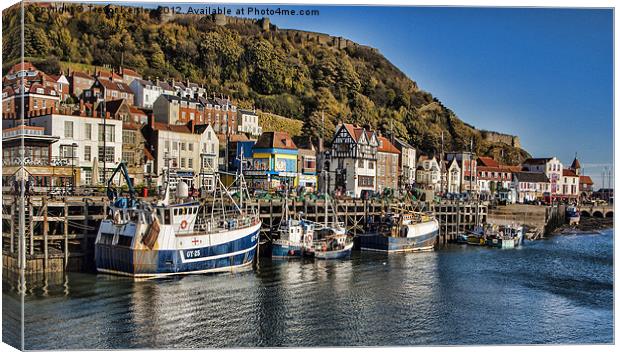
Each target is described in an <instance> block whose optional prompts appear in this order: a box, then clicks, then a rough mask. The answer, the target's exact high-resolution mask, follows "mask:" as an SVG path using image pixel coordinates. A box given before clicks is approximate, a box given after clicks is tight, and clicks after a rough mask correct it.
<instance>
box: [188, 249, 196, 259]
mask: <svg viewBox="0 0 620 352" xmlns="http://www.w3.org/2000/svg"><path fill="white" fill-rule="evenodd" d="M199 257H200V249H193V250H189V251H185V258H199Z"/></svg>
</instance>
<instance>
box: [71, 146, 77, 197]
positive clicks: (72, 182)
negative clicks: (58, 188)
mask: <svg viewBox="0 0 620 352" xmlns="http://www.w3.org/2000/svg"><path fill="white" fill-rule="evenodd" d="M77 146H78V144H77V143H73V144H71V188H72V191H73V192H75V161H74V159H75V148H77Z"/></svg>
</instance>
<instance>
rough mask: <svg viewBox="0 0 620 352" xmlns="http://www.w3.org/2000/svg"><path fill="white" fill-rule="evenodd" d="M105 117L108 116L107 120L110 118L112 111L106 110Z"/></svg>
mask: <svg viewBox="0 0 620 352" xmlns="http://www.w3.org/2000/svg"><path fill="white" fill-rule="evenodd" d="M105 118H106V120H109V119H110V112H109V111H106V112H105Z"/></svg>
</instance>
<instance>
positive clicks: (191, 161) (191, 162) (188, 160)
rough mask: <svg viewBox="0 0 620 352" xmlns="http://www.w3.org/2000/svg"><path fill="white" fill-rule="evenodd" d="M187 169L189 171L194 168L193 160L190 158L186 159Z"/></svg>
mask: <svg viewBox="0 0 620 352" xmlns="http://www.w3.org/2000/svg"><path fill="white" fill-rule="evenodd" d="M187 167H188V168H190V169H193V168H194V159H192V158H189V159H187Z"/></svg>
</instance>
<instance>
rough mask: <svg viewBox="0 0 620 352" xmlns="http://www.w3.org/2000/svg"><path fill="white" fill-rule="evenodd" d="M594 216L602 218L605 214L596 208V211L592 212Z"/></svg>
mask: <svg viewBox="0 0 620 352" xmlns="http://www.w3.org/2000/svg"><path fill="white" fill-rule="evenodd" d="M592 216H594V217H595V218H602V217H604V216H603V212H602V211H600V210H595V211H594V213H592Z"/></svg>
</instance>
